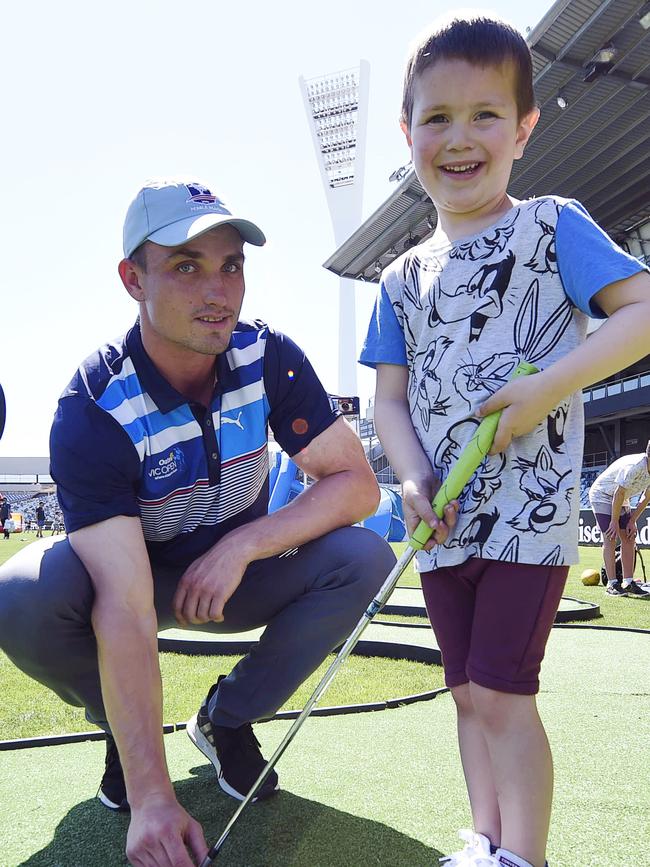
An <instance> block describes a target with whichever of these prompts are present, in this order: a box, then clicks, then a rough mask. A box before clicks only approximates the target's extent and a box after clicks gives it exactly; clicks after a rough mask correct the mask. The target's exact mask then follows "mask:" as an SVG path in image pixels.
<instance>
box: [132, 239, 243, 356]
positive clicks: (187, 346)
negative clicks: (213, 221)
mask: <svg viewBox="0 0 650 867" xmlns="http://www.w3.org/2000/svg"><path fill="white" fill-rule="evenodd" d="M243 246H244V242H243V240H242V237H241V235H240V234H239V232H238V231H237V229H235V228H234V227H233V226H230V225H225V226H218V227H216V228H214V229H211V230H210V231H208V232H205V233H204V234H203V235H199V237H198V238H194V239H192V240H190V241H187V242H186V243H184V244H182V245H181V246H178V247H161V246H160V245H159V244H154V243H151V242H150V243H148V244H147V246H146V270H145V271H143V270H141V269H139V268H136V269H135V270H136V273H137V277H138V283H139V292H138V293H135V292H134V291H133V290H132V289H131V288H129V292H130V293H131V294H132V295H134V297H136V298H137V300H138V301H139V302H140V322H141V328H142V334H143V338H144V340H145V345H149V346H151V347H152V348H153V347H155V349H156V350H157V351H158V352H161V351H165V350H167V351H171V352H174V353H176V354H177V353H178V351H179V350H180V351H181V353H183V350H189V351H190V352H192V353H199V354H201V355H219V354H220V353H222V352H224V351H225V349H226V348H227V346H228V343H229V341H230V335H231V334H232V331H233V329H234V327H235V325H236V324H237V320H238V319H239V313H240V310H241V306H242V301H243V299H244V288H245V287H244V272H243V266H244V254H243ZM127 288H128V287H127Z"/></svg>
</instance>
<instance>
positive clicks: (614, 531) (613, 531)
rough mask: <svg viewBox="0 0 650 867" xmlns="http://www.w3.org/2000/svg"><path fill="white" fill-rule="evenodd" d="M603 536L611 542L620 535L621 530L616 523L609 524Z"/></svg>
mask: <svg viewBox="0 0 650 867" xmlns="http://www.w3.org/2000/svg"><path fill="white" fill-rule="evenodd" d="M605 535H606V536H607V538H608V539H612V540H613V539H616V537H617V536H620V535H621V528H620V527H619V525H618V521H610V522H609V527H608V528H607V529H606V530H605Z"/></svg>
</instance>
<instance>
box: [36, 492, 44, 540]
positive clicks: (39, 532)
mask: <svg viewBox="0 0 650 867" xmlns="http://www.w3.org/2000/svg"><path fill="white" fill-rule="evenodd" d="M44 526H45V509H44V508H43V501H42V500H39V503H38V506H37V507H36V528H37V529H36V538H37V539H42V538H43V527H44Z"/></svg>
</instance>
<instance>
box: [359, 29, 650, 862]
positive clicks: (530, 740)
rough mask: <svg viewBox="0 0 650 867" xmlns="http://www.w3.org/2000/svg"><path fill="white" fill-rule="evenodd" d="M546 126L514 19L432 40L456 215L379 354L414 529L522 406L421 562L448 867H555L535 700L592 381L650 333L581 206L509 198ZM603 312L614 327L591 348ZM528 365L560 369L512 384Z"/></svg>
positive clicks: (436, 177) (441, 218) (423, 82)
mask: <svg viewBox="0 0 650 867" xmlns="http://www.w3.org/2000/svg"><path fill="white" fill-rule="evenodd" d="M538 117H539V110H538V109H537V107H536V105H535V97H534V93H533V87H532V63H531V56H530V51H529V48H528V46H527V45H526V43H525V41H524V39H523V37H522V36H521V35H520V34H519V33H517V31H515V30H513V29H512V28H511V27H509V26H508V25H506V24H504V23H503V22H499V21H493V20H489V19H488V18H487V17H479V16H477V17H468V18H466V19H463V18H457V19H455V20H448V21H445V22H444V23H441V24H439V25H438V26H435V27H434V28H432V29H431V30H429V32H427V33H426V34H425V35H423V36H422V37H421V38H420V39H419V40H418V42H417V44H416V45H415V47H414V48H413V50H412V52H411V54H410V57H409V59H408V61H407V70H406V75H405V79H404V97H403V105H402V129H403V131H404V133H405V135H406V139H407V143H408V145H409V148H410V151H411V156H412V159H413V165H414V168H415V171H416V173H417V175H418V178H419V180H420V183H421V184H422V186H423V188H424V189H425V190H426V192H427V193H428V194H429V196H430V197H431V200H432V201H433V203H434V205H435V208H436V211H437V214H438V223H437V226H436V229H435V232H434V234H433V236H432V237H431V238H430V239H428V240H426V241H425V242H424V243H421V244H419V245H417V246H415V247H413V248H412V249H410V250H409V251H407V252H406V253H404V254H403V255H402V256H400V257H399V258H397V259H396V260H395V261H394V262H392V263H391V264H390V265H389V266H388V267H387V268H386V269H385V270H384V272H383V275H382V279H381V283H380V287H379V292H378V296H377V302H376V306H375V311H374V314H373V316H372V319H371V322H370V326H369V329H368V337H367V340H366V344H365V346H364V349H363V353H362V356H361V360H362V362H364V363H366V364H369V365H370V366H374V367H376V369H377V390H376V398H375V413H374V417H375V426H376V429H377V433H378V435H379V437H380V439H381V441H382V443H383V445H384V448H385V451H386V455H387V457H388V459H389V461H390V463H391V465H392V466H393V467H394V468H395V471H396V472H397V475H398V476H399V478H400V480H401V483H402V490H403V496H404V512H405V516H406V517H407V522H408V525H409V530H412V529H413V527H414V526H415V525H416V524H417V522H418V520H419V519H420V518H423V519H425V520H427V519H429V518H430V517H431V515H432V511H431V505H430V503H431V498H432V495H433V492H434V491H435V489H436V488H437V486H438V485H439V483H440V478H441V477H443V478H444V476H445V475H446V474H447V472H448V471H449V467H450V465H451V463H452V462H453V460H454V458H455V457H456V456H457V455H458V454H459V453H460V451H461V449H462V447H463V446H464V445H465V444H466V443H467V442H468V441H469V439H470V438H471V436H472V434H473V433H474V431H475V430H476V426H477V424H478V418H480V417H482V416H484V415H487V414H489V413H491V412H494V411H496V410H499V409H503V414H502V416H501V419H500V422H499V426H498V429H497V432H496V436H495V438H494V444H493V448H492V450H491V454H490V456H489V457H488V458H487V459H486V460H485V461H484V463H483V464H482V466H481V467H480V468H479V470H478V472H477V474H476V476H475V477H474V480H473V482H472V483H470V484H469V485H468V486H467V487H466V489H465V491H464V492H463V495H462V497H461V498H460V511H459V514H458V520H457V524H456V527H455V528H454V530H453V532H452V533H450V535H449V537H448V538H447V540H446V541H445V540H444V539H439V538H436V539H435V541H436V542H437V543H438V544H434V545H433V546H432V547H431V546H430V549H429V550H428V551H425V552H423V553H420V554H418V569H419V570H420V572H421V573H422V576H421V577H422V586H423V590H424V594H425V599H426V604H427V610H428V613H429V617H430V618H431V622H432V624H433V628H434V630H435V632H436V637H437V640H438V643H439V646H440V649H441V651H442V658H443V664H444V669H445V680H446V683H447V685H448V686H449V687H450V688H451V692H452V695H453V697H454V701H455V703H456V708H457V713H458V735H459V744H460V751H461V758H462V763H463V770H464V773H465V779H466V783H467V789H468V794H469V799H470V804H471V809H472V817H473V821H474V832H471V831H468V832H463V834H464V839H466V841H467V845H466V846H465V848H464V849H463V850H462V851H459V852H455V853H453V854H451V855H450V856H449V857H448V858H447V859H445V861H446V862H447V864H448V865H449V867H451V865H454V867H460V865H465V867H469V865H478V864H479V863H480V864H481V865H482V867H487V865H490V864H495V865H496V864H500V865H508V867H529V865H533V867H543V865H544V860H545V849H546V842H547V836H548V827H549V821H550V813H551V802H552V791H553V766H552V759H551V753H550V749H549V745H548V740H547V737H546V734H545V731H544V727H543V725H542V723H541V720H540V718H539V714H538V711H537V706H536V700H535V694H536V693H537V692H538V689H539V670H540V663H541V660H542V658H543V655H544V649H545V645H546V642H547V639H548V635H549V633H550V629H551V626H552V625H553V620H554V617H555V613H556V610H557V606H558V603H559V600H560V598H561V595H562V590H563V588H564V584H565V581H566V575H567V572H568V568H569V564H571V563H577V562H578V547H577V538H578V526H577V525H578V516H579V511H578V501H577V494H578V491H579V482H580V475H579V473H580V466H581V463H582V448H583V424H584V423H583V411H582V398H581V393H580V392H581V389H582V388H583V387H584V386H586V385H588V384H589V383H591V382H594V381H598V380H600V379H604V378H605V377H606V376H608V375H610V374H611V373H613V372H614V371H618V370H620V369H621V368H623V367H625V366H627V365H629V364H631V363H632V362H633V361H635V360H637V359H638V358H641V357H643V356H644V355H645V354H646V353H647V347H648V343H647V340H648V338H647V335H648V333H649V332H650V277H649V276H648V274H647V273H641V272H643V265H642V264H641V263H640V262H639V261H637V260H636V259H634V258H632V257H631V256H629V255H627V254H626V253H624V252H623V251H622V250H621V249H620V248H618V247H617V246H616V245H614V244H613V242H612V241H611V239H610V238H609V237H608V236H607V235H605V233H604V232H602V230H601V229H600V228H599V227H598V226H596V224H595V223H594V222H593V221H592V220H591V218H590V217H589V215H588V214H587V213H586V211H585V210H584V208H583V207H582V206H581V205H580V204H579V203H577V202H574V201H568V200H566V199H562V198H559V197H555V196H542V197H540V198H535V199H531V200H528V201H523V202H519V201H517V200H516V199H514V198H512V197H511V196H509V195H508V190H507V187H508V183H509V178H510V173H511V170H512V165H513V161H514V160H515V159H520V158H521V157H522V156H523V154H524V149H525V147H526V144H527V142H528V140H529V138H530V136H531V134H532V132H533V129H534V127H535V124H536V122H537V119H538ZM589 316H607V317H609V319H608V321H607V322H606V323H605V324H604V325H603V327H602V328H600V329H599V330H598V331H596V332H595V333H594V334H593V335H592V336H591V337H590V338H589V340H588V341H585V337H586V331H587V322H588V317H589ZM522 359H523V360H525V361H528V362H530V363H533V364H535V365H536V366H537V367H539V368H540V369H541V372H540V373H538V374H536V375H535V376H534V377H533V379H532V380H531V379H530V378H528V377H522V378H520V379H518V380H515V381H513V382H510V383H508V384H506V385H504V383H506V382H507V380H508V377H509V376H510V374H511V372H512V371H513V370H514V368H515V366H516V365H517V363H518V362H519V361H520V360H522ZM533 380H534V381H533ZM476 416H478V418H476ZM579 861H580V857H579V855H578V856H577V862H578V863H579Z"/></svg>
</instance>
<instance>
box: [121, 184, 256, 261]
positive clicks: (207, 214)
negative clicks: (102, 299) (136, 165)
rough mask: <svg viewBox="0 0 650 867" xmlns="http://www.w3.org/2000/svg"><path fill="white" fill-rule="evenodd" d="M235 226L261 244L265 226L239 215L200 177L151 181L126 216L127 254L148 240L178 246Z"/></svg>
mask: <svg viewBox="0 0 650 867" xmlns="http://www.w3.org/2000/svg"><path fill="white" fill-rule="evenodd" d="M224 223H228V224H229V225H231V226H234V227H235V228H236V229H237V230H238V231H239V234H240V235H241V236H242V238H243V239H244V241H248V243H249V244H255V246H257V247H261V246H262V245H263V244H264V243H265V242H266V238H265V236H264V233H263V232H262V230H261V229H260V228H259V227H258V226H256V225H255V223H251V221H250V220H245V219H243V218H242V217H235V216H233V214H232V213H231V212H230V211H229V210H228V208H227V207H226V206H225V205H224V203H223V202H222V201H221V199H220V198H219V197H218V196H215V195H213V194H212V193H211V192H210V190H209V189H208V188H207V187H206V186H205V185H204V184H202V183H199V182H198V181H187V180H151V181H147V182H146V183H145V185H144V186H143V187H142V189H141V190H140V191H139V193H138V194H137V196H136V197H135V199H134V200H133V201H132V202H131V204H130V205H129V210H128V211H127V212H126V219H125V220H124V256H125V258H127V259H128V258H129V256H130V255H131V253H133V251H134V250H135V249H136V248H137V247H139V246H140V244H143V243H144V242H145V241H153V242H154V243H155V244H160V245H161V246H163V247H176V246H178V245H179V244H182V243H184V242H185V241H188V240H189V239H190V238H196V237H197V235H202V234H203V232H207V231H208V230H209V229H213V228H214V227H215V226H221V225H223V224H224Z"/></svg>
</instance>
